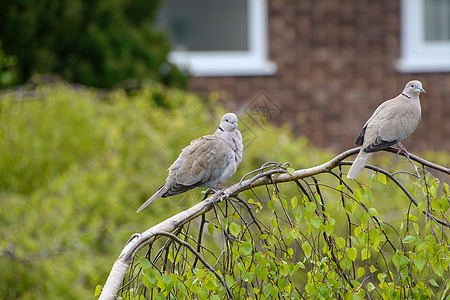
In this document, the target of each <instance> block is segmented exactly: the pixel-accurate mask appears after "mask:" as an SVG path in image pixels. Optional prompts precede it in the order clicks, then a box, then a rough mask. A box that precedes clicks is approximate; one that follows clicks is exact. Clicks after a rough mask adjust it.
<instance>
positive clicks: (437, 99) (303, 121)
mask: <svg viewBox="0 0 450 300" xmlns="http://www.w3.org/2000/svg"><path fill="white" fill-rule="evenodd" d="M268 19H269V23H268V36H269V58H270V60H272V61H274V62H276V63H277V65H278V72H277V73H276V74H275V75H273V76H260V77H196V78H192V79H191V82H190V90H191V91H194V92H198V93H201V94H204V95H208V94H209V93H211V92H215V91H224V92H225V93H224V94H223V97H222V101H223V102H224V103H225V105H226V107H227V108H228V109H230V110H238V109H239V108H240V107H241V106H243V105H244V104H245V103H246V102H248V101H249V99H251V98H252V97H254V96H255V95H256V94H257V93H258V92H259V91H261V90H264V91H265V92H266V93H267V94H268V95H269V96H270V98H271V99H272V100H274V101H276V102H277V103H278V104H279V106H280V107H281V111H282V114H281V116H280V117H278V118H275V119H273V122H275V123H276V124H280V123H288V124H289V126H290V127H291V129H292V131H293V132H294V134H295V135H304V136H306V137H308V138H310V139H311V140H312V142H313V144H315V145H317V146H320V147H326V148H331V149H333V150H335V151H342V150H345V149H348V148H350V147H352V146H353V142H354V139H355V138H356V136H357V135H358V133H359V130H360V129H361V127H362V125H363V124H364V123H365V121H366V120H367V119H368V118H369V117H370V115H371V114H372V113H373V111H374V110H375V108H376V107H377V106H378V105H379V104H380V103H381V102H383V101H384V100H387V99H390V98H393V97H395V96H397V95H398V94H399V93H400V92H401V91H402V89H403V87H404V85H405V84H406V83H407V82H408V81H409V80H411V79H419V80H421V81H422V83H423V86H424V88H425V89H426V91H427V94H426V95H424V94H422V95H421V103H422V122H421V124H420V125H419V127H418V128H417V129H416V132H415V133H414V134H413V135H412V136H411V137H409V138H407V139H406V140H405V141H404V142H403V144H404V145H405V147H406V148H407V149H408V150H409V151H412V152H416V153H421V152H424V151H426V150H450V73H414V74H405V73H400V72H398V71H397V70H396V67H395V64H396V60H397V59H398V58H399V57H400V4H399V1H393V0H379V1H373V0H358V1H353V0H339V1H338V0H301V1H299V0H268ZM449 55H450V54H449Z"/></svg>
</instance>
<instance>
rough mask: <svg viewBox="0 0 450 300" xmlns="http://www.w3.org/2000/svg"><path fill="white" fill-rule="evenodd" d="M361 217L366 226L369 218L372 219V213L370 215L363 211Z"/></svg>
mask: <svg viewBox="0 0 450 300" xmlns="http://www.w3.org/2000/svg"><path fill="white" fill-rule="evenodd" d="M359 219H360V220H361V224H362V225H363V226H366V225H367V222H369V220H370V215H369V213H368V212H366V211H363V212H362V213H361V215H360V216H359Z"/></svg>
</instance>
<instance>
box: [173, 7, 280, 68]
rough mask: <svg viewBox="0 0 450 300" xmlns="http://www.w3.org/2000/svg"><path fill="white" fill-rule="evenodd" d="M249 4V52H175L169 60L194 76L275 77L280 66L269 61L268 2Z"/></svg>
mask: <svg viewBox="0 0 450 300" xmlns="http://www.w3.org/2000/svg"><path fill="white" fill-rule="evenodd" d="M246 1H247V3H248V9H247V12H248V15H247V17H248V48H249V50H248V51H176V50H175V51H172V52H170V53H169V56H168V59H169V61H170V62H172V63H174V64H176V65H177V66H179V67H180V68H182V69H185V70H187V71H189V73H190V74H191V75H192V76H259V75H273V74H275V73H276V72H277V65H276V64H275V63H274V62H271V61H269V60H268V45H267V0H246Z"/></svg>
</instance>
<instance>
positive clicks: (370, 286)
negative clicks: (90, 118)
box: [367, 282, 375, 292]
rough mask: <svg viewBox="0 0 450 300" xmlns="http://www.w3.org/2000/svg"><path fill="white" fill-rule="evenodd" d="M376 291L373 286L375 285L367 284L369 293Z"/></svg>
mask: <svg viewBox="0 0 450 300" xmlns="http://www.w3.org/2000/svg"><path fill="white" fill-rule="evenodd" d="M374 289H375V286H374V285H373V283H372V282H368V283H367V290H368V291H369V292H371V291H373V290H374Z"/></svg>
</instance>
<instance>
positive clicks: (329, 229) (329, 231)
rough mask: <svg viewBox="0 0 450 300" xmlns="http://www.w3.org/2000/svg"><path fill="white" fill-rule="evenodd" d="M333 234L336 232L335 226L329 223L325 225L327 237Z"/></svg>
mask: <svg viewBox="0 0 450 300" xmlns="http://www.w3.org/2000/svg"><path fill="white" fill-rule="evenodd" d="M333 232H334V226H333V225H331V223H327V224H326V225H325V233H326V234H327V235H331V234H332V233H333Z"/></svg>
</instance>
